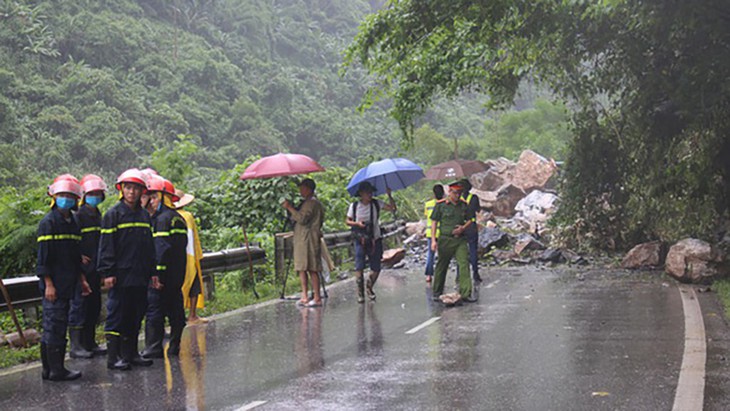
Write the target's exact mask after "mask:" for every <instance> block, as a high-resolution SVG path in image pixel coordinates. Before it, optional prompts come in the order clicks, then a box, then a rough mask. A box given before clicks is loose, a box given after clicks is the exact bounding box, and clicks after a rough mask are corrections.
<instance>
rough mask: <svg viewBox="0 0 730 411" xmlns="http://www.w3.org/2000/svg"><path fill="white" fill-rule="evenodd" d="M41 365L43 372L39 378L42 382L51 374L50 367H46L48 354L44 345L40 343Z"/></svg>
mask: <svg viewBox="0 0 730 411" xmlns="http://www.w3.org/2000/svg"><path fill="white" fill-rule="evenodd" d="M41 364H43V371H41V378H43V379H44V380H47V379H48V374H49V373H50V372H51V367H49V365H48V354H47V353H46V343H41Z"/></svg>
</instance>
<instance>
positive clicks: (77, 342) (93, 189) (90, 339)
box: [68, 174, 106, 358]
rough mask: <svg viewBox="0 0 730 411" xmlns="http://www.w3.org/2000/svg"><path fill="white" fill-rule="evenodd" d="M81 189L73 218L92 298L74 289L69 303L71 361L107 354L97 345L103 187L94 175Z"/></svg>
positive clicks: (91, 175)
mask: <svg viewBox="0 0 730 411" xmlns="http://www.w3.org/2000/svg"><path fill="white" fill-rule="evenodd" d="M81 189H82V191H83V193H84V194H83V198H82V200H81V204H80V205H79V210H78V211H77V212H76V214H75V217H76V222H77V223H78V225H79V228H80V229H81V269H82V270H83V271H84V275H86V281H87V282H88V283H89V286H90V287H91V294H89V295H88V296H83V295H81V287H78V286H77V287H76V295H74V299H73V301H71V314H70V315H69V319H68V322H69V329H68V334H69V337H70V340H71V350H70V351H69V355H71V358H91V357H93V356H94V355H105V354H106V348H102V347H99V345H98V344H96V324H97V322H98V321H99V313H101V278H99V273H98V272H97V271H96V255H97V254H98V251H99V236H100V235H101V213H100V212H99V209H98V208H97V206H98V205H99V204H101V202H102V201H104V192H105V191H106V183H105V182H104V180H103V179H102V178H101V177H99V176H97V175H94V174H87V175H85V176H84V178H82V179H81Z"/></svg>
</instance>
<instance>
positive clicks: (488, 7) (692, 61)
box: [345, 0, 730, 247]
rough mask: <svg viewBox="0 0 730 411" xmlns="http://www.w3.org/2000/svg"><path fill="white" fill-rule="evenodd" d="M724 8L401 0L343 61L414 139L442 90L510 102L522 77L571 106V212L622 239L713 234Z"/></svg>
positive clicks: (590, 233) (586, 228) (728, 66)
mask: <svg viewBox="0 0 730 411" xmlns="http://www.w3.org/2000/svg"><path fill="white" fill-rule="evenodd" d="M728 23H730V10H729V9H728V8H727V6H726V4H725V2H723V1H721V0H699V1H695V2H682V1H666V0H650V1H643V2H633V1H628V0H604V1H599V2H585V1H563V2H556V1H550V0H534V1H520V0H504V1H489V2H483V1H476V0H454V1H449V2H443V1H437V0H430V1H429V0H424V1H415V0H393V1H391V2H389V3H388V5H387V7H385V8H384V9H382V10H381V11H379V12H378V13H376V14H374V15H371V16H369V17H367V18H366V20H365V21H364V23H363V24H362V25H361V28H360V32H359V34H358V35H357V36H356V38H355V40H354V41H353V42H352V44H351V45H350V46H349V48H348V50H347V53H346V55H345V63H346V65H348V66H349V67H354V66H357V65H358V64H360V65H362V66H363V67H364V68H365V69H367V70H368V71H369V73H370V74H371V76H372V77H373V79H374V84H373V85H372V87H370V88H369V89H368V90H367V91H366V93H365V96H364V99H363V103H362V105H363V106H364V107H367V106H369V105H371V104H373V102H375V101H377V100H378V99H381V98H388V99H392V106H391V108H390V114H391V115H392V117H393V118H395V119H396V120H397V121H398V123H399V125H400V127H401V129H402V130H403V132H404V136H405V139H406V140H407V141H411V139H412V137H413V135H414V133H413V131H414V128H413V127H414V124H415V123H416V120H417V119H418V118H419V116H421V115H422V114H423V113H424V112H425V110H426V109H427V108H428V107H429V106H430V105H431V104H432V102H433V101H434V99H435V98H439V97H442V96H447V97H453V96H457V95H459V94H461V93H464V92H478V93H482V94H484V95H485V96H486V97H487V99H488V100H487V101H488V104H489V105H490V107H493V108H502V107H506V106H509V105H510V104H512V103H513V102H514V100H515V97H516V96H517V94H518V91H519V87H520V84H522V83H523V82H525V81H531V82H535V83H539V84H543V85H545V86H547V87H549V88H550V89H551V90H552V91H553V92H554V93H555V95H556V96H558V97H560V98H562V99H563V100H565V101H566V103H567V104H568V106H569V107H570V108H571V109H572V111H573V115H572V135H573V137H572V139H571V142H570V144H569V147H568V153H567V156H566V169H565V174H564V175H565V184H564V185H563V194H564V200H565V201H564V206H563V208H562V209H561V212H562V216H563V222H565V223H569V224H571V225H572V229H573V230H574V231H573V234H574V236H573V238H574V239H577V238H583V239H584V240H587V242H588V243H591V244H592V245H599V246H606V245H610V246H617V247H620V246H626V245H631V244H632V243H634V242H636V241H638V240H642V239H647V238H660V239H674V238H677V237H679V236H683V235H695V236H700V237H711V236H712V235H713V233H714V232H715V231H716V230H717V226H718V224H719V223H720V222H721V219H723V218H725V219H727V214H728V198H730V197H729V196H730V162H729V161H727V158H730V157H729V156H730V137H729V136H730V127H729V126H730V122H729V120H730V115H728V107H729V103H730V94H729V93H728V91H730V50H729V48H730V24H728Z"/></svg>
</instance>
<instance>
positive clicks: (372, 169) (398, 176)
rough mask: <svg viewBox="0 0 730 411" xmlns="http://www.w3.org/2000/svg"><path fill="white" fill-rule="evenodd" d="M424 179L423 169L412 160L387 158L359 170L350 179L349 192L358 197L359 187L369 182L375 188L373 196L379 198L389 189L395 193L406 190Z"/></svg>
mask: <svg viewBox="0 0 730 411" xmlns="http://www.w3.org/2000/svg"><path fill="white" fill-rule="evenodd" d="M423 177H425V176H424V174H423V169H421V167H419V166H417V165H416V164H415V163H414V162H412V161H411V160H407V159H405V158H386V159H385V160H380V161H376V162H374V163H370V164H369V165H368V166H367V167H364V168H361V169H360V170H358V171H357V173H355V175H354V176H352V178H351V179H350V183H349V184H348V185H347V192H348V193H350V195H352V196H353V197H354V196H357V186H358V185H360V183H362V182H365V181H367V182H369V183H370V184H372V185H373V186H374V187H375V193H373V195H376V196H377V195H380V194H384V193H385V192H386V189H388V188H390V189H391V190H394V191H395V190H401V189H404V188H406V187H408V186H410V185H412V184H414V183H416V182H417V181H418V180H420V179H422V178H423Z"/></svg>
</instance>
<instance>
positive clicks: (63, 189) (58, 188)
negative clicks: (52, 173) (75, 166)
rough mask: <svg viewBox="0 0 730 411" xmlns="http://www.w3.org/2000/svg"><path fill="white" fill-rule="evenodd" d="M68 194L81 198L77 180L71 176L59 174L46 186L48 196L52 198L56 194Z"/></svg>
mask: <svg viewBox="0 0 730 411" xmlns="http://www.w3.org/2000/svg"><path fill="white" fill-rule="evenodd" d="M60 193H69V194H73V195H75V196H76V197H79V198H81V195H82V191H81V185H80V184H79V180H78V179H77V178H76V177H74V176H72V175H71V174H61V175H60V176H58V177H56V178H55V179H54V180H53V184H51V185H50V186H48V195H49V196H51V197H53V196H55V195H56V194H60Z"/></svg>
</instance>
